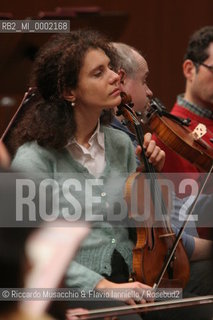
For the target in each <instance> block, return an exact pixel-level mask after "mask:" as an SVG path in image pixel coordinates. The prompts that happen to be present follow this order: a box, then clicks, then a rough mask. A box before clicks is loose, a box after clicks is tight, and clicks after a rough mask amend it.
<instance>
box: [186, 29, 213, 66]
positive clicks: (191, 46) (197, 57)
mask: <svg viewBox="0 0 213 320" xmlns="http://www.w3.org/2000/svg"><path fill="white" fill-rule="evenodd" d="M211 42H213V26H206V27H203V28H201V29H199V30H197V31H196V32H195V33H194V34H193V35H192V36H191V38H190V39H189V43H188V47H187V49H186V53H185V56H184V60H186V59H190V60H192V61H193V62H194V63H197V64H199V63H202V62H204V61H205V60H206V59H207V58H208V57H209V54H208V47H209V45H210V43H211Z"/></svg>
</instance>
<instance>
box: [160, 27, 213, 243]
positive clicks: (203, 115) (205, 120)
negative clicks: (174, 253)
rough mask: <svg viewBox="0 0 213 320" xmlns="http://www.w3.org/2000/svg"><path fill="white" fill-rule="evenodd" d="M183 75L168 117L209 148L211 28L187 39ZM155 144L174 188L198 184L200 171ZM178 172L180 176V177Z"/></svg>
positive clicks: (212, 135)
mask: <svg viewBox="0 0 213 320" xmlns="http://www.w3.org/2000/svg"><path fill="white" fill-rule="evenodd" d="M183 74H184V76H185V78H186V87H185V93H184V94H182V95H179V96H178V97H177V101H176V103H175V105H174V107H173V108H172V110H171V113H172V114H174V115H176V116H179V117H181V118H189V119H190V120H191V122H190V125H189V129H190V130H192V132H193V131H194V133H195V134H196V133H200V134H201V136H202V139H203V140H204V141H205V142H206V143H207V144H208V145H210V147H211V148H213V26H206V27H203V28H201V29H200V30H197V31H196V32H195V33H194V34H193V35H192V36H191V38H190V40H189V43H188V47H187V50H186V54H185V57H184V62H183ZM155 140H157V141H156V143H157V145H158V146H159V147H160V148H161V149H163V150H164V151H165V153H166V161H165V165H164V167H163V170H162V171H163V172H176V173H178V174H177V175H176V177H175V179H176V181H175V182H176V186H178V185H180V181H181V180H182V179H184V178H192V179H194V180H196V181H198V182H199V181H200V180H201V174H200V170H199V169H198V168H197V167H196V166H195V165H193V164H192V163H190V162H189V161H187V160H185V159H183V158H182V157H181V156H179V155H177V154H176V153H175V152H174V151H172V150H170V149H169V148H168V147H166V146H165V145H164V144H163V143H162V142H161V141H160V140H158V139H155ZM195 162H196V159H195ZM181 172H184V174H182V175H181V174H180V173H181ZM172 176H173V175H172ZM177 180H178V181H177ZM211 184H212V183H210V182H209V183H208V188H206V189H205V191H206V192H212V187H211ZM179 196H181V194H179ZM203 226H204V225H203ZM205 226H207V225H206V224H205ZM209 226H210V225H209ZM204 230H205V229H204V228H202V229H200V230H199V234H200V236H202V237H209V232H207V231H206V230H205V231H204ZM209 231H210V230H209Z"/></svg>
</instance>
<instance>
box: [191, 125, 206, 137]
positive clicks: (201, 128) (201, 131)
mask: <svg viewBox="0 0 213 320" xmlns="http://www.w3.org/2000/svg"><path fill="white" fill-rule="evenodd" d="M206 132H207V129H206V126H205V124H203V123H199V124H198V125H197V126H196V127H195V129H194V130H193V131H192V136H193V138H194V139H195V140H199V139H201V138H202V137H203V136H204V135H205V134H206Z"/></svg>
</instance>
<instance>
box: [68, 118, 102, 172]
mask: <svg viewBox="0 0 213 320" xmlns="http://www.w3.org/2000/svg"><path fill="white" fill-rule="evenodd" d="M88 143H89V148H86V147H84V146H82V145H80V144H79V143H78V142H77V141H76V139H75V138H73V139H72V140H71V141H70V142H69V143H68V145H67V150H68V151H69V152H70V154H71V155H72V157H73V159H74V160H76V161H78V162H79V163H80V164H82V165H83V166H84V167H86V168H87V170H88V171H89V172H90V173H91V174H92V175H94V176H95V177H96V178H97V177H99V176H100V175H101V173H102V172H103V170H104V168H105V165H106V161H105V146H104V133H103V132H101V131H100V121H99V122H98V125H97V128H96V130H95V132H94V133H93V135H92V136H91V138H90V139H89V141H88Z"/></svg>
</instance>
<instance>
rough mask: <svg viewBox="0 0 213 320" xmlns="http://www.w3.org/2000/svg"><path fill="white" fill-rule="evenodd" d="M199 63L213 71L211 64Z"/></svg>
mask: <svg viewBox="0 0 213 320" xmlns="http://www.w3.org/2000/svg"><path fill="white" fill-rule="evenodd" d="M199 65H201V66H203V67H205V68H206V69H209V71H211V72H213V66H209V65H208V64H205V63H199Z"/></svg>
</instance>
